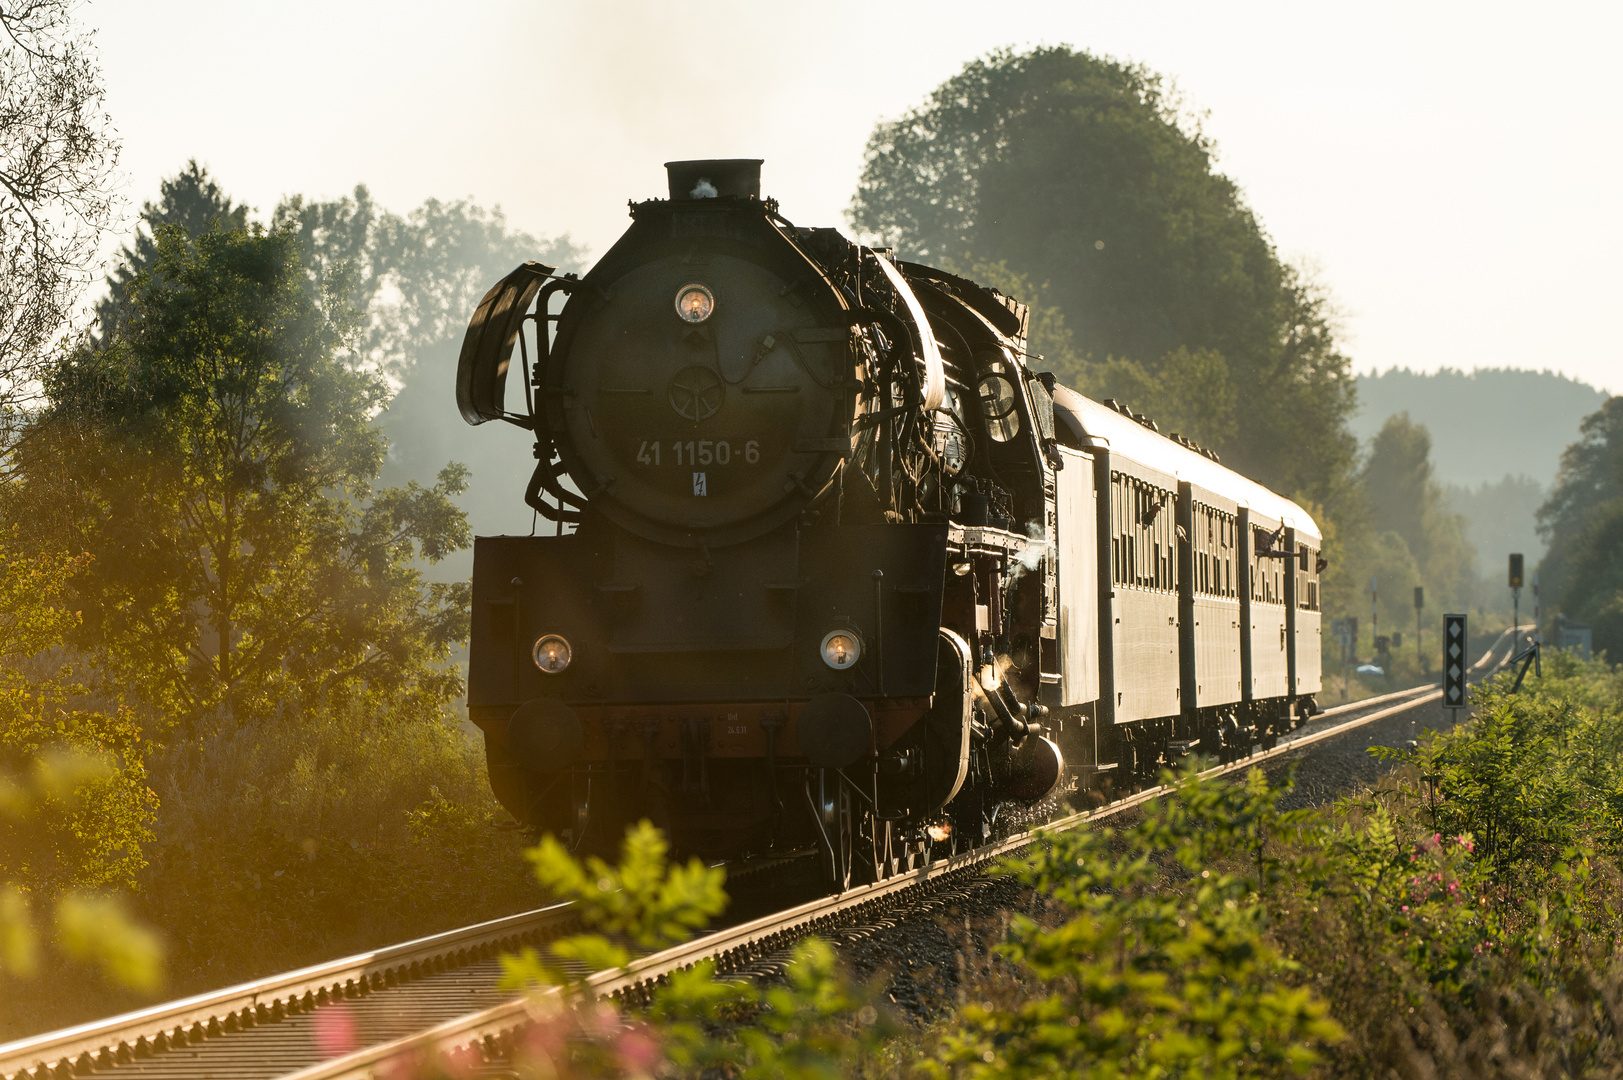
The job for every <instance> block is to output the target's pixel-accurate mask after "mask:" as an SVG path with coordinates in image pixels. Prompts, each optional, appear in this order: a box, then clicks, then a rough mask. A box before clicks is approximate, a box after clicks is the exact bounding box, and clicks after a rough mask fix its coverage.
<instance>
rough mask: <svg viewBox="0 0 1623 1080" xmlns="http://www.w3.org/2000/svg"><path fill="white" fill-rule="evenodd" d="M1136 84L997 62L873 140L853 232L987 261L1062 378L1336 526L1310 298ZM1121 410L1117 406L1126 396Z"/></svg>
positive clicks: (1010, 60) (1094, 71) (1346, 391)
mask: <svg viewBox="0 0 1623 1080" xmlns="http://www.w3.org/2000/svg"><path fill="white" fill-rule="evenodd" d="M1212 153H1213V148H1212V144H1211V142H1210V140H1209V139H1208V138H1207V137H1206V136H1205V135H1203V134H1202V133H1201V131H1200V129H1199V126H1198V124H1197V123H1196V122H1195V121H1194V120H1192V119H1191V118H1190V117H1189V116H1188V114H1187V113H1186V112H1184V111H1182V110H1180V108H1179V103H1178V101H1177V100H1176V99H1175V97H1173V96H1172V95H1170V94H1169V93H1168V91H1167V89H1166V88H1165V86H1164V85H1163V83H1162V81H1161V79H1160V78H1159V77H1158V76H1156V75H1155V74H1154V73H1152V72H1150V71H1148V70H1147V69H1145V68H1143V67H1140V66H1137V65H1132V64H1122V63H1118V62H1116V61H1114V60H1110V59H1106V58H1101V57H1097V56H1093V55H1091V54H1089V53H1086V52H1077V51H1074V50H1072V49H1069V48H1064V47H1053V48H1039V49H1034V50H1032V51H1030V52H1024V53H1016V52H1011V51H1000V52H995V53H992V54H991V55H989V56H987V57H985V58H984V59H980V60H976V61H973V62H971V63H970V64H968V65H966V66H965V68H964V69H963V71H961V72H960V73H959V74H957V75H955V76H953V77H952V78H951V79H949V80H947V82H945V83H944V84H942V85H941V86H940V87H938V88H937V89H936V90H935V91H934V92H933V93H932V94H931V95H930V98H929V99H928V100H927V101H926V102H925V104H923V105H922V106H920V107H919V108H917V109H914V110H912V111H911V112H908V113H906V114H905V115H903V116H902V117H900V118H899V119H896V120H894V121H889V122H886V123H882V124H880V125H879V127H878V128H877V129H876V130H875V132H874V134H873V136H872V138H871V139H870V140H869V143H868V151H867V160H866V164H865V166H864V169H863V173H862V178H861V181H860V183H859V186H858V190H857V193H856V196H855V198H854V200H853V202H852V205H851V219H852V223H853V224H854V225H855V226H856V228H858V229H859V230H860V231H863V232H866V233H868V234H870V235H876V236H878V237H880V238H882V239H883V240H884V241H885V242H887V243H890V244H893V245H895V246H897V247H898V248H899V249H901V250H902V251H903V252H905V253H907V254H909V255H911V256H913V257H916V258H919V259H922V260H925V261H932V260H933V261H937V262H953V261H958V262H961V263H964V264H977V263H978V264H1002V265H1004V266H1006V267H1007V268H1008V269H1009V270H1010V271H1012V272H1013V273H1014V274H1017V275H1021V276H1023V277H1024V278H1026V279H1027V280H1029V281H1031V282H1035V283H1037V284H1038V285H1039V286H1040V287H1041V288H1042V290H1043V291H1044V292H1045V294H1046V296H1047V298H1048V300H1049V302H1051V303H1052V304H1054V305H1055V306H1057V307H1058V308H1059V309H1060V311H1061V312H1062V313H1063V316H1064V320H1065V325H1066V326H1067V327H1069V328H1070V331H1071V334H1072V337H1073V340H1074V345H1075V354H1076V359H1075V360H1074V361H1072V362H1066V359H1065V358H1064V357H1057V358H1051V359H1052V361H1053V366H1054V367H1055V369H1056V371H1057V372H1058V373H1059V374H1060V375H1061V377H1062V378H1066V379H1068V380H1071V381H1074V382H1076V383H1077V384H1078V385H1079V386H1080V387H1081V388H1082V389H1084V390H1086V391H1088V392H1090V393H1093V394H1096V395H1098V396H1106V395H1109V396H1120V397H1123V398H1124V399H1126V400H1127V401H1128V403H1129V404H1131V405H1132V406H1133V407H1135V408H1136V409H1138V410H1140V411H1144V412H1150V413H1151V414H1152V415H1154V414H1156V413H1159V414H1161V416H1163V417H1167V418H1168V421H1169V424H1168V425H1164V426H1170V424H1176V425H1178V426H1181V427H1183V428H1185V429H1186V430H1185V431H1184V434H1187V435H1189V436H1191V437H1193V438H1195V439H1197V440H1199V441H1202V442H1204V443H1206V444H1208V445H1211V446H1213V447H1214V448H1215V449H1217V450H1219V451H1220V452H1221V453H1222V454H1223V457H1224V460H1225V462H1226V463H1229V464H1232V465H1235V466H1236V467H1238V468H1240V469H1241V470H1242V471H1244V472H1246V473H1248V474H1250V475H1252V476H1254V477H1256V478H1257V479H1259V480H1261V481H1262V482H1264V483H1266V484H1268V485H1270V486H1271V487H1274V488H1275V489H1277V490H1280V491H1283V492H1287V493H1291V494H1301V495H1304V496H1307V497H1310V498H1312V499H1314V500H1316V501H1318V502H1321V503H1324V504H1327V505H1328V506H1329V508H1330V509H1331V511H1332V512H1336V511H1338V510H1339V509H1340V508H1341V507H1342V506H1343V505H1344V504H1345V503H1346V502H1347V500H1348V498H1349V497H1350V496H1351V493H1352V492H1353V490H1354V484H1353V473H1354V459H1355V456H1356V450H1357V444H1356V441H1355V440H1354V439H1353V437H1352V436H1351V435H1350V434H1349V432H1348V430H1347V418H1348V416H1349V415H1350V413H1351V411H1352V408H1353V403H1354V400H1353V399H1354V389H1353V380H1352V376H1351V372H1350V370H1349V365H1348V361H1347V359H1346V357H1344V356H1343V355H1342V354H1341V353H1340V351H1339V350H1338V348H1337V346H1336V342H1335V338H1334V334H1333V328H1332V320H1331V318H1330V312H1329V310H1328V307H1327V302H1326V299H1325V297H1324V295H1323V294H1322V293H1321V292H1320V291H1319V290H1317V289H1316V288H1314V287H1313V285H1312V283H1311V282H1309V281H1307V280H1304V278H1303V277H1302V276H1301V275H1300V274H1298V273H1297V272H1296V271H1294V270H1292V269H1291V268H1290V267H1288V266H1286V265H1284V264H1283V263H1282V262H1281V261H1280V259H1279V258H1278V256H1277V254H1276V253H1275V251H1274V248H1273V245H1272V243H1271V242H1270V241H1269V239H1268V237H1267V235H1266V234H1265V233H1264V232H1263V230H1262V228H1261V226H1260V225H1259V224H1258V222H1257V220H1256V217H1255V215H1254V214H1253V213H1252V212H1251V210H1250V208H1249V207H1247V206H1246V204H1245V202H1244V200H1243V199H1242V198H1241V195H1240V192H1239V189H1238V187H1237V186H1236V185H1235V183H1234V182H1233V181H1232V180H1230V179H1229V178H1227V177H1225V176H1223V175H1222V174H1220V173H1218V172H1217V171H1216V170H1215V169H1214V167H1213V160H1212ZM1129 395H1130V396H1129Z"/></svg>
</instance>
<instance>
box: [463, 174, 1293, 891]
mask: <svg viewBox="0 0 1623 1080" xmlns="http://www.w3.org/2000/svg"><path fill="white" fill-rule="evenodd" d="M760 166H761V162H760V161H758V160H708V161H679V162H672V163H669V164H668V165H667V166H666V169H667V173H668V179H669V198H667V199H650V200H648V201H645V202H640V203H635V204H633V205H632V206H631V218H632V224H631V226H630V228H629V229H628V230H627V231H626V232H625V234H624V235H623V236H622V237H621V238H620V239H619V241H618V242H617V243H616V244H615V245H614V246H613V248H612V249H610V250H609V251H608V252H607V253H606V254H605V255H604V256H603V258H602V260H601V261H600V262H598V263H597V265H596V266H595V267H594V268H593V269H592V270H591V271H590V272H589V273H587V274H585V276H576V275H574V274H563V275H559V274H557V273H556V272H555V270H554V268H552V267H548V266H545V265H542V264H540V263H535V262H531V263H526V264H525V265H523V266H521V267H519V268H518V269H516V270H515V271H514V272H513V273H511V274H510V275H508V276H507V277H506V278H504V279H502V280H501V281H500V282H498V283H497V284H496V285H495V286H494V287H493V288H492V289H491V290H490V292H489V293H488V294H487V295H486V296H485V297H484V299H483V301H482V302H481V303H480V304H479V307H478V309H477V311H476V312H475V313H474V315H473V318H472V321H471V323H470V325H469V328H468V332H467V336H466V339H465V341H464V344H463V348H462V353H461V358H460V361H459V365H458V371H457V386H456V395H457V404H458V407H459V409H460V410H461V413H462V415H463V417H464V419H466V420H467V422H468V423H470V424H481V423H485V422H487V421H503V422H507V423H512V424H517V425H518V426H520V427H523V428H525V429H526V430H528V431H531V432H533V433H534V435H535V456H536V462H535V468H534V472H533V475H532V476H531V477H530V480H529V483H528V485H527V487H526V489H525V491H524V499H525V501H526V503H527V504H528V505H529V506H531V507H533V508H534V510H535V511H536V513H537V514H538V515H539V517H543V518H545V519H547V521H548V523H549V524H548V525H547V526H546V527H544V528H542V529H541V533H542V534H541V535H531V536H488V537H479V538H478V539H477V540H476V541H475V546H474V578H473V623H472V629H471V640H470V647H469V671H468V711H469V715H470V718H471V719H472V721H473V722H474V723H475V724H477V725H478V726H479V727H480V728H481V729H482V730H483V732H484V735H485V745H486V751H487V755H488V760H489V766H490V777H491V783H492V786H493V787H494V789H495V791H496V794H497V795H498V797H499V798H500V800H501V801H502V803H503V804H504V805H505V806H506V807H507V808H508V809H509V810H510V811H511V812H512V813H513V814H514V815H515V816H516V817H517V818H518V819H519V820H520V821H523V822H525V823H527V824H528V825H530V826H531V827H533V828H535V829H537V830H544V831H549V832H552V833H554V834H556V835H558V836H559V837H560V838H562V839H563V840H565V841H566V842H567V843H569V844H571V845H573V846H574V847H575V848H577V849H584V850H601V849H607V848H612V847H613V846H614V845H615V844H616V843H617V842H618V839H619V837H620V836H621V834H622V832H623V829H624V825H625V824H626V823H627V822H628V821H634V820H636V819H637V818H639V817H648V818H650V819H652V820H653V821H654V822H655V823H656V824H658V825H660V826H661V827H662V828H664V829H665V830H666V832H667V834H668V835H669V836H670V838H671V840H672V843H673V846H674V847H675V848H677V849H678V850H680V851H683V852H691V853H696V854H699V855H702V856H706V857H723V858H736V857H745V856H751V855H768V854H772V853H789V852H807V851H812V850H816V851H818V852H820V857H821V862H822V866H823V868H824V872H825V875H826V877H827V879H828V883H829V884H830V886H832V887H846V886H849V885H851V884H852V883H853V882H861V881H873V880H878V879H881V878H884V877H886V876H890V875H893V874H896V873H900V872H905V871H907V870H909V869H911V868H913V867H914V866H916V865H919V864H920V863H921V862H927V861H929V860H931V859H934V858H939V857H941V856H942V855H944V854H951V853H953V852H957V851H963V850H967V849H968V848H972V847H974V846H977V845H980V844H984V843H987V842H989V841H990V840H992V839H994V838H997V837H999V836H1000V835H1002V834H1003V833H1004V832H1006V831H1007V830H1009V829H1010V828H1013V827H1014V824H1013V823H1015V822H1017V821H1030V820H1033V819H1034V818H1035V817H1040V816H1041V815H1042V814H1043V813H1046V812H1050V811H1055V810H1058V809H1060V808H1062V807H1063V806H1064V805H1065V804H1069V805H1072V806H1083V805H1087V804H1089V803H1090V802H1097V801H1101V800H1104V799H1108V798H1111V797H1114V796H1117V795H1119V794H1121V793H1123V792H1126V791H1130V790H1132V789H1133V788H1135V787H1136V786H1139V785H1142V784H1143V783H1145V782H1146V781H1147V780H1149V779H1150V778H1152V777H1153V776H1154V775H1155V774H1156V773H1157V771H1158V770H1159V768H1160V767H1161V766H1163V765H1164V764H1167V763H1170V762H1173V761H1175V760H1177V759H1178V758H1179V757H1181V756H1183V755H1185V754H1188V753H1191V752H1197V751H1198V752H1201V753H1205V754H1210V755H1212V756H1214V757H1218V758H1231V757H1233V756H1234V755H1239V754H1245V753H1249V752H1250V747H1251V746H1252V745H1253V744H1254V743H1256V742H1259V741H1260V742H1262V743H1264V744H1270V743H1271V742H1272V740H1274V739H1276V738H1277V737H1278V736H1279V735H1280V734H1281V733H1282V732H1284V731H1286V730H1289V728H1291V727H1292V726H1293V725H1294V724H1297V723H1300V722H1301V720H1302V719H1304V718H1305V717H1307V716H1309V715H1311V714H1312V712H1313V711H1314V708H1315V706H1314V699H1313V695H1314V693H1315V692H1316V691H1318V690H1319V688H1320V665H1319V655H1320V649H1319V630H1320V628H1319V603H1318V584H1319V573H1320V572H1321V571H1322V569H1323V568H1324V563H1323V561H1322V560H1321V559H1320V558H1319V548H1320V534H1319V532H1318V529H1317V528H1316V526H1315V525H1314V522H1313V520H1312V518H1310V517H1309V516H1308V514H1306V513H1305V512H1304V511H1303V510H1302V509H1301V508H1300V507H1298V506H1296V505H1295V504H1294V503H1292V502H1291V501H1290V500H1288V499H1285V498H1283V497H1281V496H1279V495H1277V494H1275V493H1274V492H1272V491H1269V490H1267V489H1266V488H1264V487H1262V486H1261V485H1259V484H1256V483H1254V482H1252V481H1250V480H1248V479H1246V478H1245V477H1243V476H1240V475H1239V474H1237V473H1235V472H1233V471H1231V470H1229V469H1226V468H1224V467H1223V466H1222V465H1221V464H1220V463H1219V461H1218V459H1217V455H1216V454H1214V453H1211V452H1209V451H1205V450H1202V449H1200V448H1199V447H1197V446H1196V445H1195V444H1194V443H1192V442H1190V441H1189V440H1187V439H1184V438H1181V437H1179V436H1177V435H1162V434H1160V433H1159V431H1158V430H1157V428H1156V425H1155V424H1154V423H1153V422H1152V421H1150V420H1149V419H1147V418H1145V417H1143V416H1139V415H1136V414H1135V413H1133V412H1132V411H1131V409H1129V408H1127V407H1125V406H1123V405H1120V404H1117V403H1115V402H1113V401H1108V400H1107V401H1105V402H1103V403H1097V402H1094V401H1091V400H1089V399H1087V398H1085V397H1083V396H1082V395H1080V394H1078V393H1075V392H1074V391H1072V390H1070V389H1067V388H1066V387H1064V386H1061V385H1059V384H1057V383H1056V381H1055V379H1054V377H1053V376H1052V375H1050V374H1047V373H1043V372H1038V371H1033V370H1032V367H1031V363H1032V361H1034V360H1040V358H1038V357H1035V356H1033V354H1031V353H1029V352H1028V351H1027V347H1026V325H1027V310H1026V308H1025V307H1024V306H1023V305H1022V304H1020V303H1019V302H1017V301H1016V300H1014V299H1012V298H1010V297H1007V296H1004V295H1002V294H1000V293H999V292H998V291H997V290H995V289H990V288H987V287H984V286H981V285H978V284H976V283H975V282H973V281H969V280H966V279H965V278H963V277H960V276H957V275H955V274H951V273H947V272H945V271H943V270H939V269H935V268H932V267H928V266H922V265H917V264H914V263H910V262H905V261H903V260H901V259H899V258H897V257H896V255H895V254H894V253H893V252H891V251H888V250H883V249H876V248H870V247H865V246H862V245H859V244H856V243H853V242H852V241H850V240H849V239H847V238H846V237H844V236H843V235H841V234H840V233H839V232H838V231H837V230H835V229H832V228H800V227H797V226H795V225H793V224H791V223H790V222H789V221H788V220H786V219H785V218H784V217H783V216H782V215H781V214H780V213H779V207H778V204H777V202H776V201H775V200H773V199H769V198H768V199H763V198H762V197H761V194H760ZM555 301H561V303H558V304H556V305H555ZM555 306H557V307H558V308H559V310H556V311H554V307H555ZM515 346H516V349H515ZM515 351H516V352H517V354H518V358H519V362H520V369H519V373H518V374H519V378H518V380H517V381H518V382H519V384H520V386H519V387H516V388H513V387H509V385H508V383H509V380H508V376H509V373H510V372H511V370H512V368H511V364H512V362H513V359H514V354H515ZM510 398H511V402H510ZM520 402H522V404H520ZM547 533H550V534H551V535H547Z"/></svg>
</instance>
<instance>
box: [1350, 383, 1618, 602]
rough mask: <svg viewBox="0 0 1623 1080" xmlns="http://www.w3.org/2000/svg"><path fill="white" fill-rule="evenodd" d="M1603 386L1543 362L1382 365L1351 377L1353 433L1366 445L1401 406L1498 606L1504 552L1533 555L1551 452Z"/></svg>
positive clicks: (1555, 454)
mask: <svg viewBox="0 0 1623 1080" xmlns="http://www.w3.org/2000/svg"><path fill="white" fill-rule="evenodd" d="M1606 396H1607V395H1606V394H1605V392H1604V391H1601V390H1596V389H1595V388H1594V387H1593V386H1590V385H1588V384H1587V383H1581V382H1578V381H1577V380H1575V379H1569V378H1567V377H1566V376H1565V375H1558V374H1556V373H1555V372H1553V371H1519V370H1515V369H1507V368H1488V369H1485V370H1480V371H1455V370H1453V369H1452V368H1444V369H1443V370H1441V371H1437V372H1431V373H1420V372H1414V371H1409V370H1407V369H1403V368H1392V369H1390V370H1388V371H1383V372H1380V373H1378V374H1375V375H1360V376H1359V377H1358V414H1357V415H1356V416H1355V417H1353V421H1352V429H1353V433H1354V434H1356V435H1357V436H1358V439H1359V441H1360V442H1361V443H1364V444H1365V445H1366V446H1367V444H1368V442H1369V440H1370V439H1371V438H1373V437H1374V436H1375V434H1376V433H1377V432H1378V431H1380V430H1381V425H1382V424H1383V423H1385V422H1386V418H1387V417H1389V416H1391V415H1393V414H1394V413H1400V412H1407V413H1408V414H1409V419H1411V420H1413V421H1415V422H1416V423H1420V424H1424V425H1426V429H1427V430H1428V431H1430V432H1431V460H1432V464H1433V465H1434V466H1436V478H1437V482H1438V483H1439V484H1441V485H1442V486H1443V491H1444V493H1445V495H1446V496H1447V499H1448V504H1449V508H1450V509H1452V510H1454V511H1455V512H1457V513H1460V514H1464V515H1465V517H1466V518H1467V519H1468V520H1469V521H1470V525H1469V527H1468V528H1467V530H1466V536H1467V538H1468V539H1469V540H1470V541H1471V543H1472V544H1473V545H1474V546H1475V547H1476V549H1477V573H1478V574H1479V575H1481V577H1482V579H1483V584H1484V587H1485V589H1486V590H1487V592H1486V594H1485V595H1486V596H1487V597H1491V598H1492V601H1493V603H1494V604H1495V605H1496V606H1497V604H1498V603H1499V602H1500V601H1503V602H1504V604H1505V605H1506V606H1507V607H1508V604H1509V600H1508V597H1507V596H1501V595H1500V594H1501V593H1503V592H1504V590H1503V588H1502V587H1501V586H1503V584H1504V581H1503V576H1504V572H1505V571H1504V566H1505V556H1506V555H1508V554H1509V553H1510V552H1512V551H1519V552H1521V553H1522V554H1524V555H1525V556H1526V557H1527V562H1528V565H1529V566H1536V565H1537V564H1538V560H1539V559H1540V558H1542V557H1543V554H1544V543H1543V541H1541V540H1540V539H1539V537H1538V532H1537V529H1536V527H1535V520H1534V514H1535V513H1536V512H1537V510H1538V508H1539V506H1540V505H1541V504H1542V503H1543V502H1544V499H1545V498H1546V496H1547V495H1548V494H1549V491H1550V488H1551V486H1552V485H1553V484H1554V482H1555V472H1556V468H1557V467H1558V466H1559V465H1560V463H1561V451H1563V450H1565V449H1566V448H1567V446H1568V445H1569V444H1570V443H1572V442H1574V441H1575V440H1576V439H1577V438H1578V423H1579V421H1581V420H1582V419H1583V418H1584V417H1585V416H1588V415H1589V414H1590V413H1592V412H1594V411H1595V410H1596V409H1598V408H1600V406H1601V403H1602V402H1604V401H1605V400H1606Z"/></svg>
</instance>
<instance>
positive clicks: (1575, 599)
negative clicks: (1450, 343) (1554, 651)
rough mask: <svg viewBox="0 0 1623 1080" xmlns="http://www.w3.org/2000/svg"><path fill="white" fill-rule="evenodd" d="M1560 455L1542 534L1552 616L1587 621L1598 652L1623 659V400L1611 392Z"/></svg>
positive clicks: (1542, 511) (1542, 514)
mask: <svg viewBox="0 0 1623 1080" xmlns="http://www.w3.org/2000/svg"><path fill="white" fill-rule="evenodd" d="M1578 433H1579V436H1578V441H1577V442H1575V443H1573V444H1572V445H1571V446H1569V447H1567V449H1566V451H1565V452H1564V453H1563V454H1562V455H1561V470H1560V472H1559V473H1557V474H1556V479H1555V489H1554V490H1553V491H1552V492H1551V493H1550V498H1549V501H1548V502H1546V503H1545V504H1544V505H1543V506H1541V507H1540V508H1539V511H1538V528H1539V533H1540V535H1542V536H1543V537H1544V538H1545V540H1546V541H1547V542H1548V543H1549V545H1550V549H1549V552H1548V553H1547V554H1546V555H1545V556H1544V560H1543V561H1542V562H1541V563H1539V581H1540V584H1541V585H1542V586H1543V591H1544V595H1545V596H1547V597H1549V598H1550V599H1551V600H1553V601H1554V602H1553V604H1552V605H1551V607H1552V609H1553V612H1554V613H1559V614H1562V615H1566V616H1568V617H1569V618H1571V619H1573V620H1576V621H1580V622H1585V623H1588V624H1589V625H1590V627H1591V630H1592V632H1593V638H1594V644H1595V648H1596V649H1601V650H1605V652H1606V653H1607V655H1608V656H1610V657H1612V658H1614V659H1616V658H1619V657H1623V397H1611V398H1607V399H1606V403H1605V404H1604V405H1602V406H1601V407H1600V408H1599V409H1597V410H1596V411H1595V412H1593V413H1591V414H1590V415H1589V416H1586V417H1584V421H1583V423H1582V424H1581V425H1580V426H1579V428H1578Z"/></svg>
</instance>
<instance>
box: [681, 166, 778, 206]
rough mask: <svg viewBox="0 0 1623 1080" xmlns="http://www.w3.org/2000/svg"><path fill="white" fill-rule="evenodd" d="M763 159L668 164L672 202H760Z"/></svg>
mask: <svg viewBox="0 0 1623 1080" xmlns="http://www.w3.org/2000/svg"><path fill="white" fill-rule="evenodd" d="M763 160H764V159H762V158H707V159H705V160H702V161H667V162H666V163H665V175H666V176H667V177H668V178H669V180H670V185H671V199H672V200H673V201H676V202H685V201H687V200H690V199H715V198H720V197H723V196H735V197H738V198H747V199H759V198H760V197H761V162H762V161H763Z"/></svg>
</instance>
